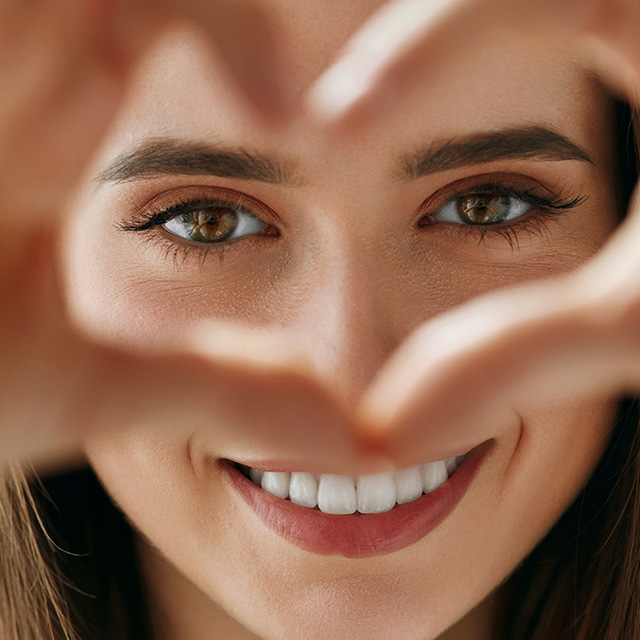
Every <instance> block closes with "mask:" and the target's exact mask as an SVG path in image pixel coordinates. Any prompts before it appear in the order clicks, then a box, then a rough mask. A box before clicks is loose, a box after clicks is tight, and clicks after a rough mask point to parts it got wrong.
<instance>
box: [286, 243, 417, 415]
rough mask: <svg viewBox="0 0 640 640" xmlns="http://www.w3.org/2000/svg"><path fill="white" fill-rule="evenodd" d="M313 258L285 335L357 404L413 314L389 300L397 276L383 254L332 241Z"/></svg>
mask: <svg viewBox="0 0 640 640" xmlns="http://www.w3.org/2000/svg"><path fill="white" fill-rule="evenodd" d="M310 254H311V256H312V257H308V258H306V259H305V260H304V265H302V266H301V267H300V269H299V270H298V272H297V275H296V277H297V278H299V279H300V285H299V287H297V289H298V291H299V292H300V293H299V294H298V296H297V299H296V302H295V304H294V305H292V308H294V312H293V315H292V316H289V324H288V327H287V331H288V332H290V335H291V340H294V341H295V344H296V348H298V346H299V348H300V349H301V350H303V352H304V354H303V355H304V357H305V360H307V362H308V363H309V364H310V365H311V367H312V369H313V371H314V373H315V374H316V375H317V376H318V377H319V378H321V379H322V380H323V381H325V382H326V383H328V384H329V385H331V386H332V387H333V388H334V389H335V391H336V392H337V393H338V394H339V395H341V396H342V397H343V399H345V400H346V401H347V402H355V401H357V400H358V398H359V397H360V395H361V394H362V393H363V391H364V389H365V388H366V387H367V385H368V384H369V383H370V382H371V380H372V379H373V377H374V376H375V374H376V372H377V371H378V370H379V369H380V367H381V365H382V364H383V363H384V362H385V360H386V359H387V358H388V357H389V356H390V355H391V353H392V352H393V350H394V349H395V348H396V347H397V346H398V344H399V343H400V342H401V340H402V338H403V337H404V335H405V334H406V333H407V332H408V331H409V328H408V327H406V326H405V325H404V324H403V317H405V316H406V317H410V314H405V311H406V310H403V309H402V307H401V306H400V305H397V304H396V301H397V297H396V299H395V301H394V299H393V297H391V298H390V296H389V283H390V282H391V280H392V278H393V274H392V273H391V272H390V271H389V268H388V267H387V266H385V264H384V260H383V258H382V257H381V255H383V254H382V253H381V252H376V251H374V250H366V249H365V248H364V247H363V243H362V242H360V241H358V239H357V238H355V239H349V238H339V239H338V238H331V239H325V240H324V241H323V243H322V246H321V247H318V248H317V249H316V250H315V251H313V252H310ZM394 297H395V296H394Z"/></svg>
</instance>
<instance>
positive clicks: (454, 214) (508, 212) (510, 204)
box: [429, 196, 533, 227]
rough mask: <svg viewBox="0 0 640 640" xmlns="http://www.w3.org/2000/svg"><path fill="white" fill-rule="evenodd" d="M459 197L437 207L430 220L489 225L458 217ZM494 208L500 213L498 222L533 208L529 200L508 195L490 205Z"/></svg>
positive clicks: (479, 225)
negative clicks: (497, 202) (472, 222)
mask: <svg viewBox="0 0 640 640" xmlns="http://www.w3.org/2000/svg"><path fill="white" fill-rule="evenodd" d="M459 200H460V198H454V199H453V200H449V202H447V203H446V204H444V205H443V206H442V207H440V209H438V210H437V211H436V212H435V213H434V214H432V215H431V216H429V217H430V219H431V220H434V221H436V222H450V223H452V224H464V225H467V226H478V227H481V226H489V225H481V224H478V225H472V224H471V223H470V222H468V221H466V220H463V219H462V218H461V217H460V211H459V210H458V201H459ZM492 207H494V208H495V209H496V211H497V212H498V213H499V214H500V215H501V217H502V219H501V220H500V222H509V221H510V220H515V219H516V218H520V217H521V216H523V215H525V214H526V213H529V211H531V209H533V205H532V204H530V203H529V202H525V201H524V200H522V199H521V198H515V197H513V196H509V197H506V198H501V202H500V203H499V204H496V205H495V206H494V205H492Z"/></svg>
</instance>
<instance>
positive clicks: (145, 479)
mask: <svg viewBox="0 0 640 640" xmlns="http://www.w3.org/2000/svg"><path fill="white" fill-rule="evenodd" d="M615 409H616V403H615V402H614V401H607V400H603V401H601V402H595V401H593V399H591V400H589V401H587V400H585V401H584V402H576V403H572V404H570V405H569V404H565V405H558V406H555V407H551V408H548V409H545V410H539V411H535V412H531V413H530V414H528V415H524V416H521V417H520V418H521V419H514V420H512V421H511V422H510V423H509V424H505V425H497V426H496V427H495V434H500V435H499V437H498V439H497V445H496V449H495V452H494V454H493V455H492V457H491V459H490V460H489V462H488V464H487V466H486V468H484V469H483V470H482V472H481V473H480V474H479V476H478V478H477V480H476V481H475V482H474V485H472V488H471V490H470V492H469V494H468V495H467V496H466V497H465V499H464V500H463V501H462V502H461V503H460V504H459V506H458V507H457V508H456V510H455V511H454V512H453V513H452V514H451V516H450V517H449V518H447V519H446V520H445V521H444V522H443V523H442V524H441V525H440V526H439V527H437V528H436V529H435V530H434V531H433V532H431V533H430V534H429V535H427V536H426V537H425V538H424V539H423V540H421V541H419V542H418V543H416V544H415V545H412V546H410V547H408V548H406V549H403V550H402V551H400V552H396V553H393V554H389V555H386V556H381V557H377V558H371V559H365V560H358V561H353V560H345V559H343V558H340V557H337V556H317V555H315V554H311V553H308V552H305V551H302V550H300V549H298V548H296V547H293V546H291V545H290V544H289V543H287V542H285V541H284V540H282V539H281V538H280V537H278V536H275V535H272V534H271V533H270V532H269V531H268V530H266V529H265V528H263V525H262V524H261V523H260V522H258V521H257V520H254V516H253V514H252V513H251V512H248V511H247V508H246V506H245V504H244V502H243V501H242V500H240V499H239V498H238V496H237V495H235V494H234V493H233V492H232V490H231V489H230V488H229V486H228V484H227V483H226V481H225V479H224V476H223V474H222V472H221V471H220V470H219V468H218V467H217V465H216V464H213V463H211V464H209V463H203V462H202V460H203V459H205V458H206V456H205V455H204V454H203V453H202V452H201V451H193V450H191V451H190V441H189V439H188V438H186V437H182V438H180V437H177V436H174V437H171V436H168V435H164V436H160V435H158V434H154V433H153V430H152V428H151V427H150V426H148V425H147V426H141V427H140V428H138V429H132V430H130V431H129V432H128V433H127V434H126V435H123V436H118V437H117V438H116V437H113V435H102V436H99V435H95V436H92V437H91V438H90V439H89V440H88V441H87V446H86V449H87V453H88V456H89V459H90V462H91V464H92V466H93V467H94V469H95V470H96V472H97V474H98V475H99V477H100V478H101V480H102V482H103V483H104V484H105V486H106V488H107V491H108V492H109V493H110V495H111V496H112V498H113V499H114V500H115V501H116V503H117V504H118V505H119V506H120V508H121V509H122V510H123V511H124V512H125V513H126V514H127V516H128V518H129V519H130V520H131V522H132V523H133V525H134V526H135V527H136V528H137V529H138V531H139V532H140V533H141V534H142V539H143V540H144V541H145V542H144V543H143V544H145V545H150V546H151V547H153V548H155V549H156V550H157V551H159V553H160V556H161V557H162V559H161V560H159V562H161V563H163V564H164V563H166V564H167V566H169V567H170V569H169V571H170V572H177V574H180V575H182V576H184V577H186V578H187V579H188V580H189V581H190V583H192V584H194V585H196V586H197V587H198V588H199V589H200V591H201V592H202V593H204V594H205V596H206V598H207V602H208V604H207V605H206V606H207V607H211V606H221V607H223V609H224V610H226V611H227V612H229V613H230V614H231V615H233V616H235V617H236V618H237V619H238V620H239V621H240V622H241V623H242V624H244V625H245V626H247V627H248V628H250V629H253V630H259V632H260V633H264V634H265V635H264V637H269V638H279V639H281V640H294V639H295V638H299V637H313V638H318V640H329V639H332V638H336V637H345V635H346V632H347V631H348V637H352V638H354V639H358V640H360V639H362V640H365V639H369V640H370V639H371V638H372V637H375V638H389V637H398V638H403V639H412V640H418V639H421V640H422V639H423V638H425V637H428V638H435V637H436V636H437V635H438V634H439V633H441V632H442V631H443V630H444V629H445V628H446V627H447V626H449V625H450V624H451V623H452V622H453V621H455V620H457V619H459V618H461V617H462V616H464V615H465V614H466V613H467V612H468V611H469V610H471V609H472V608H473V607H474V606H475V605H476V604H477V603H478V602H480V601H481V600H482V599H483V598H485V597H486V596H487V595H488V594H489V593H490V592H491V591H492V590H493V589H495V588H496V587H497V586H498V585H499V584H500V583H502V582H503V581H504V580H505V578H506V577H507V576H508V575H509V574H510V573H511V572H512V571H513V570H514V568H515V567H516V566H517V565H518V564H519V563H520V562H521V561H522V560H523V558H524V557H525V556H526V555H527V554H528V553H529V552H530V551H531V550H532V549H533V547H534V546H535V545H536V544H537V543H538V542H539V540H540V539H541V538H542V537H543V536H544V535H545V534H546V533H547V531H548V530H549V529H550V528H551V527H552V526H553V524H554V522H556V521H557V519H558V518H559V517H560V515H561V514H562V513H563V512H564V511H565V510H566V509H567V507H568V506H569V505H570V503H571V502H572V501H573V500H574V498H575V496H576V495H577V494H578V492H579V491H580V489H581V487H582V486H583V485H584V483H585V482H586V480H587V478H588V477H589V475H590V473H591V472H592V470H593V468H594V466H595V464H596V463H597V460H598V459H599V457H600V456H601V454H602V451H603V450H604V448H605V446H606V443H607V440H608V438H609V435H610V431H611V425H612V423H613V418H614V414H615ZM209 453H212V452H209ZM213 453H215V452H213ZM283 576H284V579H283ZM194 597H195V596H194ZM198 597H200V596H198ZM209 599H210V600H209ZM212 603H216V604H215V605H213V604H212ZM328 612H331V613H330V615H327V613H328ZM372 622H375V628H376V629H377V630H378V631H379V633H378V634H377V635H375V634H374V636H372V635H371V629H372ZM319 629H322V630H323V631H322V632H320V631H318V630H319Z"/></svg>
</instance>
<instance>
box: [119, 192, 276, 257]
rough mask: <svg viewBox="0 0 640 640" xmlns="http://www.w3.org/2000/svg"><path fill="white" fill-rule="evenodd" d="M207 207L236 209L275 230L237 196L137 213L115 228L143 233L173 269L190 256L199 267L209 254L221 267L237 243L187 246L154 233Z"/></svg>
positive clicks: (205, 199) (183, 202)
mask: <svg viewBox="0 0 640 640" xmlns="http://www.w3.org/2000/svg"><path fill="white" fill-rule="evenodd" d="M209 207H228V208H230V209H237V210H239V211H242V212H243V213H246V214H247V215H250V216H252V217H254V218H257V219H258V220H259V221H260V222H261V223H262V224H263V225H264V226H265V230H268V229H275V227H274V226H273V225H272V224H270V223H268V222H265V221H264V220H263V219H262V217H261V216H258V215H256V213H255V212H254V211H253V210H250V209H249V208H248V207H247V206H246V205H245V204H244V201H243V198H242V197H241V196H240V195H239V194H238V197H237V198H236V199H235V200H234V199H231V198H227V199H225V198H194V199H186V200H181V201H179V202H176V203H175V204H172V205H171V206H169V207H166V208H164V209H161V210H159V211H158V210H154V209H151V210H150V211H146V212H140V213H138V214H137V215H136V219H134V220H130V221H128V222H124V223H122V224H120V225H118V227H119V228H120V229H121V230H122V231H134V232H138V233H143V234H144V237H145V238H146V239H147V240H148V241H150V242H153V243H155V244H158V245H159V246H160V248H162V249H164V251H165V258H166V259H168V258H169V257H172V259H173V261H174V264H175V266H176V267H178V266H180V265H182V264H183V263H184V262H185V260H187V259H188V258H192V257H196V258H198V261H199V262H200V266H202V265H203V264H204V262H205V260H206V259H207V258H208V257H209V255H210V254H211V252H213V253H215V254H216V255H217V256H218V260H219V262H220V264H222V261H223V258H224V255H225V254H226V253H227V252H228V251H229V250H231V249H232V248H233V247H234V246H235V244H236V243H235V242H234V241H233V240H229V241H223V242H217V243H195V242H194V243H188V242H187V241H180V240H179V239H178V238H177V237H176V239H175V240H173V239H170V238H168V237H167V236H164V235H161V234H159V233H154V231H155V230H156V228H157V227H160V226H162V225H163V224H165V223H166V222H168V221H169V220H171V219H172V218H175V217H177V216H179V215H184V214H187V213H189V212H191V211H193V210H194V209H198V208H209ZM146 232H151V233H146ZM265 235H275V234H265ZM249 237H252V236H244V238H245V239H247V238H249ZM240 239H241V238H238V240H240ZM179 258H181V260H179Z"/></svg>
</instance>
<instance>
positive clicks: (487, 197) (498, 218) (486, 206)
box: [458, 193, 509, 224]
mask: <svg viewBox="0 0 640 640" xmlns="http://www.w3.org/2000/svg"><path fill="white" fill-rule="evenodd" d="M508 206H509V198H506V197H504V196H496V195H495V194H493V193H475V194H473V195H470V196H464V197H463V198H460V199H459V200H458V213H459V214H460V217H461V218H462V220H463V221H464V222H467V223H469V224H497V223H499V222H502V221H503V220H504V217H505V211H504V209H505V207H508Z"/></svg>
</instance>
